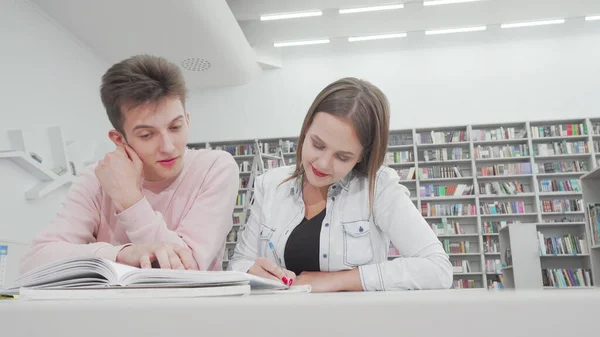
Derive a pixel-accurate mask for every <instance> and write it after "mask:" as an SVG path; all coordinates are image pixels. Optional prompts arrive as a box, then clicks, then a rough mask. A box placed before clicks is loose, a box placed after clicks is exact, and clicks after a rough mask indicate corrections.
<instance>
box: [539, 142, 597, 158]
mask: <svg viewBox="0 0 600 337" xmlns="http://www.w3.org/2000/svg"><path fill="white" fill-rule="evenodd" d="M536 145H537V146H536V147H535V148H534V149H535V150H536V151H535V155H536V156H542V157H543V156H554V155H560V154H583V153H589V148H588V143H587V141H578V142H567V141H565V140H563V141H561V142H551V143H539V144H536Z"/></svg>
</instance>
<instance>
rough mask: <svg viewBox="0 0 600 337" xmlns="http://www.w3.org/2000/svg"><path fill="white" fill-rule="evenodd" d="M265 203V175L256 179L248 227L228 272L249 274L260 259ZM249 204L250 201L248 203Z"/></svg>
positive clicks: (244, 231)
mask: <svg viewBox="0 0 600 337" xmlns="http://www.w3.org/2000/svg"><path fill="white" fill-rule="evenodd" d="M263 201H264V175H262V176H259V177H257V178H256V181H255V182H254V203H253V204H252V207H251V208H250V215H249V217H248V221H246V226H245V228H244V230H243V231H241V234H242V235H241V237H240V238H238V243H237V244H236V246H235V250H234V254H233V257H232V258H231V261H230V262H229V266H228V270H235V271H241V272H244V273H245V272H247V271H248V269H250V267H252V265H254V263H255V262H256V259H257V258H258V257H259V241H260V227H261V224H262V223H264V215H263V211H262V204H263ZM248 202H249V201H248Z"/></svg>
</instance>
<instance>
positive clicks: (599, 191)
mask: <svg viewBox="0 0 600 337" xmlns="http://www.w3.org/2000/svg"><path fill="white" fill-rule="evenodd" d="M594 131H596V130H594ZM597 131H600V130H597ZM595 133H596V132H595ZM597 133H600V132H597ZM581 185H582V186H581V187H582V190H583V202H584V207H585V209H586V220H587V224H588V226H587V233H588V235H589V237H590V240H589V243H590V250H589V253H590V260H591V261H590V263H591V267H592V278H593V279H594V280H598V279H599V278H600V234H599V233H600V212H599V210H600V168H596V169H594V170H593V171H591V172H589V173H587V174H585V175H584V176H582V177H581Z"/></svg>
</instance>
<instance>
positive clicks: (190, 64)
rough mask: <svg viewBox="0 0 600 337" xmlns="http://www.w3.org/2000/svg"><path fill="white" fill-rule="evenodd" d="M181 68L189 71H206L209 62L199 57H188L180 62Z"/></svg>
mask: <svg viewBox="0 0 600 337" xmlns="http://www.w3.org/2000/svg"><path fill="white" fill-rule="evenodd" d="M181 66H182V67H183V68H184V69H187V70H190V71H206V70H208V69H210V66H211V65H210V62H208V61H207V60H205V59H201V58H199V57H190V58H187V59H185V60H183V61H182V62H181Z"/></svg>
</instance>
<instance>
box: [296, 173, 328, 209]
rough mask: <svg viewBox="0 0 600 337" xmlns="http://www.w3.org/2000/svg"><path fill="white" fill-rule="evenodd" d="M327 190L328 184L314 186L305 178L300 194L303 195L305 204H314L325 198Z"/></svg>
mask: <svg viewBox="0 0 600 337" xmlns="http://www.w3.org/2000/svg"><path fill="white" fill-rule="evenodd" d="M328 191H329V185H327V186H323V187H315V186H313V185H311V183H310V182H308V181H307V180H306V179H305V180H304V182H303V187H302V194H303V196H304V202H305V203H306V204H309V205H311V204H316V203H319V202H322V201H325V200H327V192H328Z"/></svg>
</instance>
